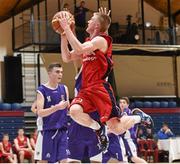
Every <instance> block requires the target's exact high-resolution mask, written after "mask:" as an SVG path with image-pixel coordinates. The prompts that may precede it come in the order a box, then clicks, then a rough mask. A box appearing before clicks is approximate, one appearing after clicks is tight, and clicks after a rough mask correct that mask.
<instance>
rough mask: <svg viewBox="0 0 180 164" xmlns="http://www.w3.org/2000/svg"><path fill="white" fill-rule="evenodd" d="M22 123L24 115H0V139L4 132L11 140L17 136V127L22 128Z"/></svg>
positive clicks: (23, 122)
mask: <svg viewBox="0 0 180 164" xmlns="http://www.w3.org/2000/svg"><path fill="white" fill-rule="evenodd" d="M14 113H16V112H14ZM8 115H9V114H8ZM24 125H25V121H24V116H0V139H2V135H3V134H4V133H8V134H9V136H10V140H11V141H12V140H13V139H14V138H15V137H16V136H17V131H18V129H19V128H24Z"/></svg>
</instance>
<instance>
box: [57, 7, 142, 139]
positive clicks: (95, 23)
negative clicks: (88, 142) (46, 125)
mask: <svg viewBox="0 0 180 164" xmlns="http://www.w3.org/2000/svg"><path fill="white" fill-rule="evenodd" d="M103 11H104V12H97V13H94V15H93V17H92V18H91V19H90V20H89V21H88V27H87V29H86V31H87V32H88V33H89V35H90V37H89V40H88V41H86V42H85V43H80V42H79V41H78V39H77V38H76V36H75V35H74V34H73V32H72V31H71V29H70V26H69V23H68V21H67V19H66V15H64V14H63V13H62V14H61V15H60V18H59V22H60V25H61V27H62V28H63V29H64V32H65V35H66V38H67V41H68V42H69V44H70V45H71V47H72V49H73V50H72V51H71V52H70V51H69V49H68V48H67V46H63V45H62V46H61V47H65V48H63V49H62V50H61V51H62V53H66V54H68V55H66V56H68V58H67V59H68V61H70V60H77V59H78V58H82V88H81V90H80V92H79V93H78V95H77V97H76V98H75V99H74V100H73V101H72V103H71V105H70V115H71V117H72V119H73V120H74V121H76V122H77V123H79V124H80V125H82V126H85V127H89V128H92V129H94V130H96V131H97V132H98V136H99V137H100V140H103V138H105V137H106V135H105V133H104V131H105V130H104V129H103V128H102V127H104V126H101V124H104V123H106V124H107V127H108V128H109V130H110V131H111V132H112V133H114V134H121V133H123V132H125V131H126V130H127V129H129V128H130V127H131V126H133V125H134V124H135V123H139V122H140V121H141V119H142V118H141V116H139V115H138V116H123V117H121V118H120V117H119V112H118V110H117V107H116V101H115V98H114V94H113V91H112V88H111V86H110V84H109V83H108V82H107V77H108V75H109V73H110V71H111V70H112V66H113V62H112V39H111V37H110V36H108V35H107V33H106V32H107V30H108V28H109V26H110V23H111V19H110V17H109V16H108V15H107V14H106V9H104V10H103ZM67 41H66V40H65V39H64V40H62V41H61V42H62V43H61V44H64V45H67ZM95 110H97V111H98V113H99V115H100V122H101V123H98V122H97V121H95V120H93V119H92V118H91V117H90V116H89V114H88V113H90V112H93V111H95Z"/></svg>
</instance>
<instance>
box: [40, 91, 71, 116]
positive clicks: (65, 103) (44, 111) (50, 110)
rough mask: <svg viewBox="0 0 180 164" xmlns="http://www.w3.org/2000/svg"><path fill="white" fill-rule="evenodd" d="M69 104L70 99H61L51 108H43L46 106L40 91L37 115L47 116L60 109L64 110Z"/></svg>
mask: <svg viewBox="0 0 180 164" xmlns="http://www.w3.org/2000/svg"><path fill="white" fill-rule="evenodd" d="M67 106H68V101H64V100H63V101H61V102H60V103H59V104H56V105H54V106H52V107H50V108H46V109H43V107H44V97H43V96H42V95H41V94H40V93H38V94H37V115H38V116H40V117H47V116H49V115H51V114H53V113H54V112H56V111H58V110H63V109H65V108H66V107H67Z"/></svg>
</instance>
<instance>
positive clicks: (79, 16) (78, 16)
mask: <svg viewBox="0 0 180 164" xmlns="http://www.w3.org/2000/svg"><path fill="white" fill-rule="evenodd" d="M85 5H86V4H85V1H81V2H80V5H79V6H78V7H75V13H74V16H75V23H76V34H77V38H78V39H79V40H80V41H81V42H84V41H85V27H86V13H87V12H91V10H90V9H88V8H86V7H85Z"/></svg>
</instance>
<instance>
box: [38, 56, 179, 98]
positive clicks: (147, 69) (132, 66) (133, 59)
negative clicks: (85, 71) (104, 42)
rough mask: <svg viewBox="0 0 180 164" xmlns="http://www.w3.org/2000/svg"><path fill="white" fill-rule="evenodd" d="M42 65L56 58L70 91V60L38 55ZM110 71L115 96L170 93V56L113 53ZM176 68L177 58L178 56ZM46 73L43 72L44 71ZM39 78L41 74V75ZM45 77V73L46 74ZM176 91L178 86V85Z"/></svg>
mask: <svg viewBox="0 0 180 164" xmlns="http://www.w3.org/2000/svg"><path fill="white" fill-rule="evenodd" d="M41 56H42V59H43V62H44V64H45V67H47V65H48V64H49V63H51V62H54V61H60V63H62V65H63V68H64V76H63V83H65V84H66V85H67V86H68V88H69V92H70V97H71V98H72V97H73V93H74V76H75V69H74V66H73V64H72V63H70V64H65V63H63V62H62V61H61V59H60V58H59V54H42V55H41ZM113 60H114V74H115V81H116V87H117V92H118V96H144V95H145V96H174V95H175V88H174V77H173V64H172V58H171V57H158V56H144V57H143V56H127V55H116V54H114V55H113ZM177 64H178V70H180V57H178V62H177ZM44 73H45V74H47V72H46V71H45V72H44ZM41 77H42V79H43V74H42V76H41ZM46 77H47V76H46ZM178 81H179V86H180V71H178ZM178 91H179V93H180V87H179V88H178Z"/></svg>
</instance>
